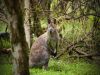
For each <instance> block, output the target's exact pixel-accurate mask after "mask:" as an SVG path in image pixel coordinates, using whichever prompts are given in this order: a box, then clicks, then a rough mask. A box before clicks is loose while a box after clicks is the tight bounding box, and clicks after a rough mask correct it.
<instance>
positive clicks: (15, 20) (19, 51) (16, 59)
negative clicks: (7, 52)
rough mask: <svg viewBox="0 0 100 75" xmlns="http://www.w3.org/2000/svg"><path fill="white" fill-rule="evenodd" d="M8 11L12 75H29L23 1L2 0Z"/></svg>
mask: <svg viewBox="0 0 100 75" xmlns="http://www.w3.org/2000/svg"><path fill="white" fill-rule="evenodd" d="M4 1H5V4H6V7H7V9H8V11H9V14H10V16H9V20H10V31H11V43H12V55H13V75H29V65H28V54H27V53H28V52H27V51H28V45H27V43H26V39H25V33H24V14H23V13H24V0H4Z"/></svg>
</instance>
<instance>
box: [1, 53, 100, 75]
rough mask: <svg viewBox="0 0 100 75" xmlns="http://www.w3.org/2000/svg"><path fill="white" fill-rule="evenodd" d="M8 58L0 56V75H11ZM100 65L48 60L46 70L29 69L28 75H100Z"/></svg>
mask: <svg viewBox="0 0 100 75" xmlns="http://www.w3.org/2000/svg"><path fill="white" fill-rule="evenodd" d="M8 59H9V58H8V57H7V56H5V55H2V56H1V55H0V75H12V65H11V64H9V62H8ZM99 67H100V65H99V66H98V65H96V64H93V63H91V64H90V63H88V62H87V61H85V60H76V61H74V62H70V61H62V60H54V59H50V62H49V67H48V70H47V71H46V70H43V69H39V68H33V69H30V75H100V68H99Z"/></svg>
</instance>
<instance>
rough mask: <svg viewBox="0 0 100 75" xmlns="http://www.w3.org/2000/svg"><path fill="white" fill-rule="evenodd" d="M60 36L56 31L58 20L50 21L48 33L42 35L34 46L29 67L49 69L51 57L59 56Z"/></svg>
mask: <svg viewBox="0 0 100 75" xmlns="http://www.w3.org/2000/svg"><path fill="white" fill-rule="evenodd" d="M58 41H59V35H58V32H57V29H56V19H49V20H48V28H47V31H46V32H45V33H44V34H42V35H40V36H39V37H38V38H37V39H36V41H35V42H34V43H33V44H32V47H31V51H30V54H29V67H31V68H33V67H43V68H44V69H47V68H48V62H49V58H50V55H53V56H56V55H57V48H58Z"/></svg>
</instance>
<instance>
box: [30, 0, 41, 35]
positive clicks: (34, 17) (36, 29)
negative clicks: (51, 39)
mask: <svg viewBox="0 0 100 75" xmlns="http://www.w3.org/2000/svg"><path fill="white" fill-rule="evenodd" d="M37 6H38V3H37V2H36V1H35V0H31V11H32V12H33V13H32V21H33V26H32V32H33V33H34V34H35V35H36V36H37V37H38V36H40V35H41V34H42V28H41V23H40V18H39V15H38V14H39V11H38V10H37Z"/></svg>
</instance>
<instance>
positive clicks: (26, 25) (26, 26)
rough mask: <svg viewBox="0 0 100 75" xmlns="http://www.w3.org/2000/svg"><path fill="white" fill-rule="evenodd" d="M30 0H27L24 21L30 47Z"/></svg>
mask: <svg viewBox="0 0 100 75" xmlns="http://www.w3.org/2000/svg"><path fill="white" fill-rule="evenodd" d="M30 24H31V23H30V1H29V0H25V21H24V29H25V36H26V41H27V43H28V47H29V49H30V47H31V46H30V45H31V35H30Z"/></svg>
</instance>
